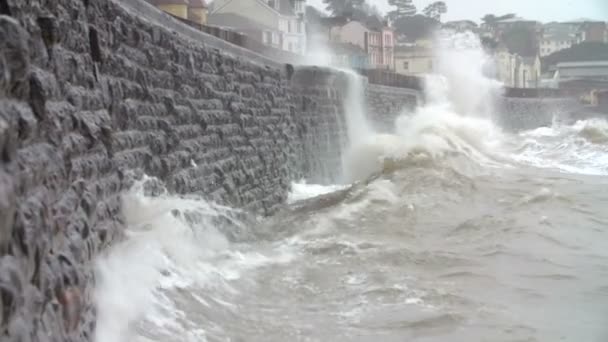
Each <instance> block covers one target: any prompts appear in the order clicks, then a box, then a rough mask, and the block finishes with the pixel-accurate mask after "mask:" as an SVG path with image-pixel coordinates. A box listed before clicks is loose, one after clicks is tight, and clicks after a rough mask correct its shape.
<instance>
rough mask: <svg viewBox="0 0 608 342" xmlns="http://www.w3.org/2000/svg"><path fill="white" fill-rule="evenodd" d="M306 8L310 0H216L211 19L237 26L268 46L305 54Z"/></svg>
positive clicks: (219, 23) (229, 26)
mask: <svg viewBox="0 0 608 342" xmlns="http://www.w3.org/2000/svg"><path fill="white" fill-rule="evenodd" d="M305 11H306V0H215V4H214V6H213V9H212V11H211V13H210V14H209V20H208V22H209V24H210V25H214V26H221V27H226V28H231V27H232V28H235V30H236V31H241V32H243V33H245V34H248V35H250V36H253V37H255V38H256V39H259V40H261V41H262V42H263V43H264V44H266V45H270V46H273V47H277V48H280V49H282V50H285V51H290V52H293V53H297V54H301V55H304V54H306V22H305ZM239 18H245V20H242V19H239ZM252 26H253V27H252Z"/></svg>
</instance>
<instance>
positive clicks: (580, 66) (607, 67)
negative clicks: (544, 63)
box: [554, 60, 608, 90]
mask: <svg viewBox="0 0 608 342" xmlns="http://www.w3.org/2000/svg"><path fill="white" fill-rule="evenodd" d="M554 78H555V79H556V81H557V84H558V87H559V88H570V89H582V90H593V89H608V60H605V61H584V62H567V63H558V64H557V66H556V71H555V76H554Z"/></svg>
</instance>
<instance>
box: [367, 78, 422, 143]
mask: <svg viewBox="0 0 608 342" xmlns="http://www.w3.org/2000/svg"><path fill="white" fill-rule="evenodd" d="M366 100H367V106H368V113H369V115H370V118H371V121H372V123H373V124H374V125H375V128H376V129H377V130H379V131H381V132H392V130H394V127H395V119H396V118H397V117H398V116H399V115H400V114H402V113H404V112H405V113H412V112H413V111H414V110H415V108H416V107H417V106H418V105H419V104H420V103H421V101H422V98H421V95H420V92H418V91H416V90H413V89H408V88H396V87H387V86H383V85H379V84H369V85H368V87H367V96H366Z"/></svg>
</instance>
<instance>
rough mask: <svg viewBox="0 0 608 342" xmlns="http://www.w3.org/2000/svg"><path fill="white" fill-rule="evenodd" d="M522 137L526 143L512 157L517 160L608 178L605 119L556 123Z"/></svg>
mask: <svg viewBox="0 0 608 342" xmlns="http://www.w3.org/2000/svg"><path fill="white" fill-rule="evenodd" d="M519 138H520V139H523V143H522V144H521V145H520V146H518V147H517V149H516V152H515V153H512V155H511V157H512V158H513V159H514V160H516V161H519V162H521V163H526V164H529V165H532V166H535V167H539V168H551V169H556V170H560V171H562V172H567V173H578V174H585V175H608V122H607V121H606V120H604V119H589V120H579V121H577V122H575V123H574V124H572V125H564V124H561V123H554V124H553V125H552V126H551V127H541V128H537V129H535V130H531V131H527V132H522V133H521V134H519Z"/></svg>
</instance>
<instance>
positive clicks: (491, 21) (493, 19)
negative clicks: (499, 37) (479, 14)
mask: <svg viewBox="0 0 608 342" xmlns="http://www.w3.org/2000/svg"><path fill="white" fill-rule="evenodd" d="M513 18H515V13H509V14H504V15H501V16H499V17H497V16H495V15H494V14H486V15H484V16H483V18H481V21H483V23H484V24H486V25H488V26H489V27H494V26H496V23H497V22H499V21H501V20H506V19H513Z"/></svg>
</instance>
